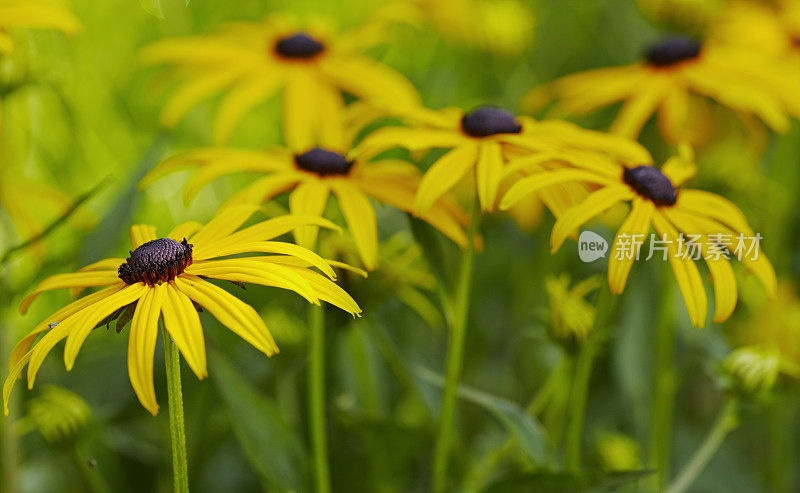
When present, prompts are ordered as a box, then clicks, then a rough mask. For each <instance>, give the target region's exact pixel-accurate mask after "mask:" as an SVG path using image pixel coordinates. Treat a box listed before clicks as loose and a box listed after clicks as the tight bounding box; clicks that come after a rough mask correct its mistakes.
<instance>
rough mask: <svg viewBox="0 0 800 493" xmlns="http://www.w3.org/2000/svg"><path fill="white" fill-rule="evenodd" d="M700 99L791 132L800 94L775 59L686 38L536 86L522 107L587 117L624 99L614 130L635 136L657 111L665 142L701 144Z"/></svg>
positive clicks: (663, 42)
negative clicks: (626, 61)
mask: <svg viewBox="0 0 800 493" xmlns="http://www.w3.org/2000/svg"><path fill="white" fill-rule="evenodd" d="M696 95H699V96H704V97H708V98H711V99H712V100H714V101H717V102H718V103H719V104H720V105H722V106H725V107H727V108H729V109H731V110H733V111H734V112H736V113H739V114H742V115H755V116H756V117H758V119H760V120H761V121H762V122H763V123H765V124H766V125H768V126H769V127H771V128H772V129H774V130H776V131H778V132H785V131H786V130H787V129H788V127H789V115H800V93H798V91H797V90H796V86H795V85H794V84H792V81H791V80H787V78H786V77H785V73H784V71H783V70H782V69H781V67H780V66H776V65H775V64H774V63H773V62H772V59H771V58H770V57H766V56H764V55H763V54H759V53H756V52H754V51H753V50H747V49H742V48H740V47H736V46H731V45H727V44H723V43H719V42H714V41H707V42H700V41H697V40H695V39H692V38H688V37H680V36H676V37H668V38H665V39H663V40H661V41H659V42H656V43H655V44H653V45H651V46H650V47H649V48H648V49H647V50H646V52H645V55H644V60H643V61H640V62H636V63H633V64H631V65H625V66H620V67H611V68H601V69H596V70H589V71H587V72H581V73H578V74H573V75H568V76H566V77H563V78H561V79H558V80H556V81H553V82H551V83H548V84H546V85H544V86H542V87H539V88H536V89H534V90H533V91H531V92H530V93H528V94H527V95H526V96H525V98H524V101H523V106H524V107H525V108H526V109H528V110H532V111H533V110H537V109H539V108H541V107H542V106H544V105H546V104H547V103H549V102H550V101H552V100H557V102H556V105H555V107H554V112H555V113H556V114H566V115H580V114H585V113H589V112H591V111H593V110H595V109H597V108H600V107H604V106H608V105H611V104H613V103H616V102H618V101H622V102H623V103H624V104H623V105H622V109H621V110H620V112H619V114H618V115H617V117H616V120H615V121H614V123H613V124H612V125H611V132H612V133H615V134H618V135H624V136H628V137H632V138H636V137H637V136H638V135H639V133H640V132H641V130H642V127H644V125H645V123H647V121H648V120H649V119H650V117H651V116H652V115H653V114H657V115H658V123H659V128H660V129H661V133H662V135H663V136H664V138H665V139H667V140H669V141H671V142H674V143H678V142H683V141H686V142H692V143H697V141H698V139H697V133H698V132H697V130H698V129H697V128H696V127H697V125H695V123H696V122H697V120H698V114H699V113H698V108H702V104H700V103H696V102H695V101H696V99H694V98H693V96H696ZM700 113H702V112H700ZM701 116H702V115H701ZM701 123H702V122H701ZM702 125H706V124H704V123H703V124H702ZM702 125H701V126H702Z"/></svg>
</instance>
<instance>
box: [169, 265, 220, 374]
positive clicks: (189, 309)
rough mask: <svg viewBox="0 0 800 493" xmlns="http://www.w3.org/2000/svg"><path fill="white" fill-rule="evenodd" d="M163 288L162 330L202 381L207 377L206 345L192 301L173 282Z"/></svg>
mask: <svg viewBox="0 0 800 493" xmlns="http://www.w3.org/2000/svg"><path fill="white" fill-rule="evenodd" d="M164 286H165V289H164V304H163V307H162V308H161V311H162V314H163V316H164V328H166V329H167V332H169V335H170V337H171V338H172V341H173V342H174V343H175V345H176V346H178V349H179V350H180V352H181V354H182V355H183V357H184V359H185V360H186V364H188V365H189V368H191V369H192V371H193V372H194V374H195V375H197V378H199V379H201V380H202V379H203V378H205V377H206V376H208V369H207V366H206V343H205V337H204V336H203V327H202V325H200V317H199V316H198V315H197V310H196V309H195V307H194V305H193V304H192V301H191V300H190V299H189V298H187V297H186V295H185V294H183V293H182V292H181V291H180V290H179V289H178V287H177V286H176V285H175V281H170V282H169V284H166V285H164Z"/></svg>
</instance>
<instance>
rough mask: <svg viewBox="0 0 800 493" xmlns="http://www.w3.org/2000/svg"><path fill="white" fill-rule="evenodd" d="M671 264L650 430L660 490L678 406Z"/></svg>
mask: <svg viewBox="0 0 800 493" xmlns="http://www.w3.org/2000/svg"><path fill="white" fill-rule="evenodd" d="M671 276H672V274H671V273H670V269H669V264H666V263H665V266H664V268H663V269H662V271H661V287H660V291H659V302H658V315H657V324H656V340H655V348H654V351H655V356H654V357H655V360H654V363H653V379H654V381H653V408H652V414H651V416H652V422H651V430H650V454H649V458H650V467H652V468H653V469H655V471H656V473H655V476H654V479H653V481H654V489H655V490H656V491H660V490H661V489H662V488H663V486H664V484H665V483H666V480H667V478H668V477H669V459H670V451H671V449H672V447H671V444H672V413H673V407H674V405H675V387H676V380H677V375H676V372H675V362H674V357H675V355H674V353H675V320H674V319H673V315H672V313H673V310H672V302H673V294H674V290H675V287H674V284H673V280H672V277H671Z"/></svg>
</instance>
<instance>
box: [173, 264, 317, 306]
mask: <svg viewBox="0 0 800 493" xmlns="http://www.w3.org/2000/svg"><path fill="white" fill-rule="evenodd" d="M185 272H186V273H187V274H193V275H197V276H204V277H208V278H211V279H220V280H223V281H233V282H245V283H253V284H261V285H262V286H273V287H276V288H281V289H288V290H290V291H294V292H295V293H297V294H299V295H300V296H302V297H304V298H305V299H306V300H308V301H309V302H310V303H314V304H318V303H319V300H318V299H317V296H316V294H315V293H314V290H313V289H312V288H311V286H309V285H308V283H307V282H305V281H304V280H303V278H301V277H298V276H297V275H296V274H295V273H294V272H293V271H287V270H286V269H285V268H283V266H280V265H265V264H263V263H261V262H258V261H257V260H255V259H251V258H237V259H225V260H210V261H208V262H203V263H201V264H193V265H191V266H189V267H187V268H186V271H185Z"/></svg>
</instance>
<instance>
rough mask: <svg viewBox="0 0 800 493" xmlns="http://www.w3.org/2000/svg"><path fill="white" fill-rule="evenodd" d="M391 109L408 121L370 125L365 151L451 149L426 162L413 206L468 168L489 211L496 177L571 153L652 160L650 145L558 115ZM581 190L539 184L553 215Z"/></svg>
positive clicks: (426, 202)
mask: <svg viewBox="0 0 800 493" xmlns="http://www.w3.org/2000/svg"><path fill="white" fill-rule="evenodd" d="M392 111H393V112H394V113H396V114H397V115H398V116H400V117H401V118H403V119H404V120H406V121H407V122H409V123H410V124H411V126H409V127H385V128H381V129H379V130H377V131H375V132H374V133H372V134H370V135H369V136H367V137H366V138H365V139H364V140H363V142H361V144H359V149H360V150H361V151H362V152H363V153H366V154H371V155H374V154H378V153H380V152H383V151H385V150H388V149H391V148H395V147H402V148H405V149H408V150H409V151H424V150H429V149H447V150H448V152H447V153H446V154H444V155H443V156H442V157H440V158H439V159H438V160H437V161H436V162H435V163H433V164H432V165H431V167H430V168H429V169H428V171H427V172H426V173H425V176H424V178H423V179H422V182H421V183H420V186H419V191H418V192H417V196H416V198H415V199H414V211H416V212H417V213H424V212H425V211H427V210H429V209H430V208H431V206H432V205H433V204H434V203H435V202H436V201H437V200H438V199H439V198H440V197H441V196H442V195H444V194H445V193H446V192H447V191H448V190H450V189H451V188H453V187H454V186H455V185H456V184H457V183H458V182H459V181H461V180H462V179H463V178H464V177H466V176H468V175H471V174H473V173H472V172H473V170H474V177H475V185H476V188H477V195H478V199H479V202H480V205H481V209H482V210H484V211H491V210H493V209H494V207H495V202H496V198H497V194H498V191H499V189H500V184H501V181H502V180H503V178H504V177H505V176H508V175H509V174H512V173H523V172H527V171H529V170H530V169H548V168H550V167H553V166H555V167H558V166H560V163H561V162H563V161H569V160H571V159H578V160H582V161H593V162H597V161H603V160H605V159H607V157H606V155H612V156H618V157H621V158H623V157H624V158H626V159H634V160H641V161H645V162H647V161H646V160H648V159H650V158H649V155H648V153H647V151H645V150H644V149H643V148H641V147H640V146H638V144H636V143H634V142H631V141H629V140H627V139H619V138H617V137H613V136H608V135H605V134H601V133H599V132H592V131H589V130H584V129H582V128H580V127H578V126H576V125H573V124H570V123H567V122H563V121H556V120H543V121H536V120H534V119H533V118H530V117H525V116H517V117H515V116H514V115H512V114H511V113H509V112H508V111H505V110H503V109H500V108H495V107H489V106H483V107H479V108H477V109H475V110H474V111H470V112H464V111H462V110H459V109H457V108H445V109H443V110H439V111H433V110H429V109H426V108H412V107H405V108H398V109H395V110H392ZM358 118H365V119H367V118H368V117H365V116H359V117H358ZM596 151H600V152H596ZM515 160H520V161H522V160H524V162H525V166H516V167H514V168H511V169H509V167H507V165H508V164H509V162H511V161H515ZM516 164H518V163H516ZM582 193H583V189H582V187H580V186H578V187H574V186H566V187H558V188H556V189H553V190H544V191H543V193H542V200H543V202H545V204H547V206H548V207H549V208H550V209H551V210H552V211H554V213H555V214H556V215H557V214H558V213H559V211H561V210H564V209H566V208H568V207H569V206H571V205H572V204H573V203H574V200H575V199H576V197H582Z"/></svg>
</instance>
